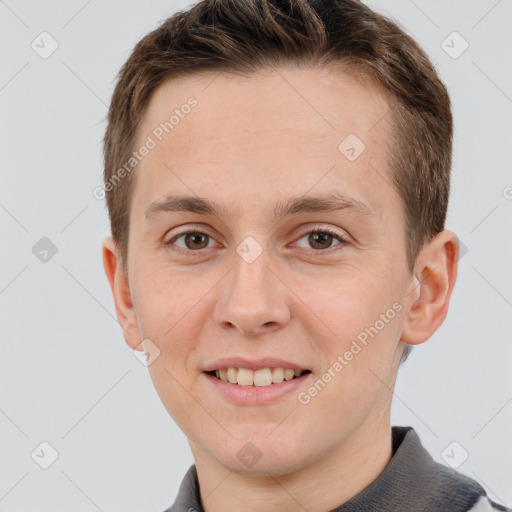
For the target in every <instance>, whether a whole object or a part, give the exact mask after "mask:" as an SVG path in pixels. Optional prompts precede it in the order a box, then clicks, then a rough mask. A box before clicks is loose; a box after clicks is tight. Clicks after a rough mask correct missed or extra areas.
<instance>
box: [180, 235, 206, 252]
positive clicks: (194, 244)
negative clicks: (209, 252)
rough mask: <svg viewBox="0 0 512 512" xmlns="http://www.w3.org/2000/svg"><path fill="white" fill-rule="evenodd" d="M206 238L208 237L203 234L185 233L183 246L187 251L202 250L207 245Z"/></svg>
mask: <svg viewBox="0 0 512 512" xmlns="http://www.w3.org/2000/svg"><path fill="white" fill-rule="evenodd" d="M208 238H209V237H208V235H205V234H203V233H187V234H186V235H185V245H186V246H187V248H188V249H203V248H204V247H206V246H207V245H208ZM189 243H190V245H189Z"/></svg>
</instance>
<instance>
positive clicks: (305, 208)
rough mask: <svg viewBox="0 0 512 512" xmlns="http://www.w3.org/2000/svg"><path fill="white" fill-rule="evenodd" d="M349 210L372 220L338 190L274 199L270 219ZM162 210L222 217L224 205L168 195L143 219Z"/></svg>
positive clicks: (361, 204)
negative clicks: (319, 194)
mask: <svg viewBox="0 0 512 512" xmlns="http://www.w3.org/2000/svg"><path fill="white" fill-rule="evenodd" d="M343 210H346V211H348V212H352V213H355V214H358V215H360V216H361V217H366V218H368V219H374V218H375V217H376V216H377V213H376V211H375V209H374V208H372V207H371V206H369V205H367V204H366V203H364V202H362V201H360V200H359V199H356V198H353V197H349V196H346V195H344V194H342V193H339V192H331V193H329V194H327V195H323V196H300V197H291V198H289V199H288V200H286V201H278V202H277V203H275V204H274V205H273V208H272V213H271V215H272V220H273V221H274V222H277V221H278V220H280V219H282V218H284V217H287V216H291V215H298V214H301V213H315V212H335V211H343ZM165 212H190V213H198V214H201V215H212V216H215V217H218V218H222V217H223V216H225V214H226V210H225V208H223V207H221V206H220V205H218V204H216V203H214V202H212V201H210V200H209V199H206V198H204V197H198V196H176V195H169V196H167V197H165V198H164V199H163V200H162V201H158V202H154V203H152V204H151V205H150V206H149V207H148V208H147V209H146V210H145V212H144V216H145V217H146V218H148V219H149V218H151V217H154V216H155V215H157V214H160V213H165Z"/></svg>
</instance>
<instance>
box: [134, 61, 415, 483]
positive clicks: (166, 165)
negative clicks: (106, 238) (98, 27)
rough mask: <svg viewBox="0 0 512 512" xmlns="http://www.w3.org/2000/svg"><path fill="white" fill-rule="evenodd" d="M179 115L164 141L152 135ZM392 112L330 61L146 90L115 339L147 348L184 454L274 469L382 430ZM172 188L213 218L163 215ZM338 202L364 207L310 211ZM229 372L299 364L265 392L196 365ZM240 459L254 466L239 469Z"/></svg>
mask: <svg viewBox="0 0 512 512" xmlns="http://www.w3.org/2000/svg"><path fill="white" fill-rule="evenodd" d="M190 97H194V98H195V100H196V101H197V105H195V106H194V107H193V108H190V109H189V108H182V106H183V105H185V104H187V100H188V99H189V98H190ZM176 109H178V110H179V112H180V114H181V115H179V116H178V117H179V122H177V123H176V119H174V123H175V125H174V128H173V129H172V131H170V132H169V133H168V134H166V133H165V131H163V132H162V128H160V130H158V128H157V127H158V126H159V125H160V124H161V123H163V122H165V121H168V120H169V118H170V117H171V115H173V113H175V110H176ZM185 112H188V113H185ZM387 114H389V104H388V103H387V102H386V100H385V98H384V96H383V95H382V94H381V93H380V92H379V90H378V89H376V88H373V87H371V86H364V87H363V86H362V85H361V84H360V83H357V82H356V81H354V80H353V79H350V78H349V77H348V76H347V75H344V74H341V73H340V72H339V71H334V70H328V69H322V70H306V69H302V70H299V69H295V68H287V69H284V68H282V69H279V70H273V71H269V72H267V73H265V74H260V75H254V76H250V77H240V76H237V77H235V76H234V75H229V74H224V73H222V74H220V75H218V76H216V74H213V73H205V74H201V75H195V76H193V77H187V78H184V79H179V80H174V81H170V82H167V83H166V84H164V85H162V86H160V87H159V88H158V89H157V90H156V91H155V94H154V95H153V96H152V98H151V101H150V103H149V106H148V110H147V112H146V114H145V116H144V119H143V122H142V124H141V126H140V127H139V132H138V142H137V144H136V148H139V147H140V146H142V145H143V144H144V143H145V141H147V140H148V139H147V137H148V136H150V137H151V139H152V140H154V141H155V142H156V143H157V144H156V147H154V148H152V149H151V150H150V151H149V154H148V155H147V156H145V157H144V159H143V160H142V161H141V163H140V164H139V166H138V167H137V168H136V170H134V171H133V172H134V176H133V177H134V178H135V181H134V189H133V197H132V202H131V211H130V236H129V245H128V282H129V286H130V295H131V301H132V303H133V323H132V326H135V328H134V329H133V328H132V329H130V331H131V335H128V334H127V335H126V336H127V341H128V343H129V344H130V346H132V347H133V348H135V347H136V346H137V345H139V343H140V340H142V339H146V340H151V341H150V342H148V341H146V342H145V343H146V344H147V346H148V347H149V348H150V347H151V346H156V347H158V350H159V351H160V355H159V356H158V357H157V358H156V359H155V360H154V362H152V364H150V366H149V370H150V373H151V377H152V379H153V382H154V384H155V386H156V389H157V391H158V393H159V395H160V397H161V399H162V401H163V403H164V404H165V406H166V408H167V409H168V411H169V413H170V414H171V415H172V416H173V418H174V419H175V421H176V422H177V424H178V425H179V426H180V427H181V428H182V430H183V431H184V432H185V434H186V435H187V437H188V438H189V440H190V443H191V447H192V450H193V452H194V455H195V456H197V457H203V458H204V460H209V461H210V462H214V463H220V464H221V465H222V466H225V467H227V468H229V469H230V470H234V471H239V472H247V473H249V472H252V473H253V474H265V472H266V471H268V472H270V473H271V474H273V475H277V474H284V473H288V472H290V471H293V470H297V469H298V468H300V467H303V466H305V465H306V464H309V463H314V462H316V461H319V460H320V459H321V458H325V457H328V456H329V455H330V454H332V453H336V451H338V453H339V451H340V450H342V449H343V446H346V445H347V444H348V443H357V442H359V441H361V439H362V437H361V436H362V435H363V433H364V435H365V436H371V433H372V432H374V431H375V430H377V429H378V428H379V427H378V425H385V424H386V422H388V425H389V417H388V415H389V404H390V400H391V391H390V388H392V387H393V385H394V379H395V377H396V371H397V368H398V365H399V358H400V354H401V344H399V341H400V334H401V329H402V326H403V323H404V318H405V314H404V313H405V311H406V310H407V308H408V305H409V304H410V301H411V300H412V299H413V297H412V295H413V294H411V293H410V292H411V290H412V289H413V284H414V278H413V276H411V275H410V274H409V272H408V270H407V265H406V249H405V238H404V233H405V219H404V213H403V209H402V206H401V203H400V200H399V196H398V195H397V193H396V191H395V190H394V189H393V188H392V187H391V185H390V183H391V173H390V170H389V168H388V165H387V155H386V141H387V138H388V136H389V124H388V122H389V118H390V115H387ZM155 134H159V136H160V137H157V136H156V135H155ZM159 138H161V139H162V140H161V141H160V140H158V139H159ZM340 144H341V146H340ZM362 144H364V150H363V146H362ZM175 196H189V197H191V198H195V199H196V200H197V199H198V198H201V199H204V200H206V201H209V202H210V203H213V204H214V205H216V207H217V209H218V211H217V212H216V214H213V213H211V212H206V211H201V210H200V209H196V211H187V208H183V209H182V210H180V211H173V208H171V206H172V205H171V203H172V201H171V200H170V199H171V198H172V197H175ZM341 196H344V197H345V199H346V200H347V201H352V202H353V203H354V204H357V203H362V204H363V205H365V206H359V207H357V208H356V207H353V206H352V207H350V206H347V207H345V208H340V209H327V210H322V209H318V208H315V205H316V206H318V204H317V203H316V202H314V201H306V200H307V199H310V198H323V199H329V200H330V201H333V202H334V203H335V204H342V203H341ZM295 201H299V204H298V206H299V207H297V208H294V209H292V211H291V212H290V211H288V212H287V213H286V214H285V215H284V216H282V214H283V212H285V210H286V209H287V207H288V206H290V204H292V203H293V202H295ZM187 204H190V202H189V203H187ZM182 207H183V205H182ZM326 231H327V232H326ZM187 233H188V234H189V235H188V236H187ZM343 239H344V240H345V241H340V240H343ZM363 340H364V342H363ZM354 342H356V345H355V344H354ZM357 347H359V350H358V349H357ZM151 350H152V349H151V348H150V351H151ZM347 351H348V352H350V353H351V354H352V357H350V355H349V354H347ZM229 358H240V360H239V361H231V362H230V361H228V359H229ZM221 359H223V361H220V360H221ZM336 362H338V364H336ZM228 366H234V367H237V366H240V367H248V368H254V367H255V368H256V369H261V370H263V369H264V368H270V374H271V375H272V374H274V375H276V380H279V374H280V370H273V368H275V367H284V368H291V369H301V370H307V372H306V373H305V374H304V375H302V376H301V377H300V378H298V379H296V380H291V381H287V380H285V381H284V382H283V383H281V384H278V383H275V384H271V385H270V387H264V386H252V387H246V386H242V385H241V384H236V383H229V382H227V383H226V382H222V381H221V380H218V379H217V378H216V377H215V376H212V375H208V374H207V373H206V371H207V370H214V369H218V370H220V369H224V368H227V367H228ZM273 372H274V373H273ZM231 374H232V375H233V374H234V373H233V371H231ZM242 374H243V375H244V376H243V377H241V378H242V380H243V378H249V379H250V378H251V375H252V372H247V371H244V370H243V371H242V372H241V374H240V376H241V375H242ZM268 374H269V372H268V371H266V370H265V371H262V372H258V378H257V380H258V382H260V383H261V382H264V381H265V378H268ZM327 374H329V375H330V378H329V376H326V375H327ZM260 378H261V379H262V380H261V381H260V380H259V379H260ZM319 380H321V381H322V382H323V385H322V384H318V381H319ZM326 381H327V382H326ZM315 382H317V385H316V388H315ZM312 387H313V388H315V389H316V392H315V390H314V389H313V391H312V390H311V388H312ZM247 442H251V443H252V445H253V446H252V445H246V443H247ZM240 450H242V451H240ZM244 450H245V451H244ZM246 452H247V453H248V455H249V457H250V456H254V457H256V458H258V457H259V456H260V455H259V454H261V459H260V460H259V461H258V462H257V464H255V465H254V466H252V467H251V463H250V462H247V463H246V462H245V461H246V460H247V461H249V459H248V458H247V453H246Z"/></svg>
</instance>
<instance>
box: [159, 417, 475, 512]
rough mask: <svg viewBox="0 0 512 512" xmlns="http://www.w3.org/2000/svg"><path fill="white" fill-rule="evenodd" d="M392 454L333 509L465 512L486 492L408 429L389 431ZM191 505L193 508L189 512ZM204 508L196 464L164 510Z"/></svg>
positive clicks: (348, 511)
mask: <svg viewBox="0 0 512 512" xmlns="http://www.w3.org/2000/svg"><path fill="white" fill-rule="evenodd" d="M391 432H392V442H393V456H392V458H391V460H390V461H389V463H388V465H387V466H386V468H385V469H384V471H383V472H382V473H381V474H380V475H379V477H378V478H377V479H376V480H374V481H373V482H372V483H371V484H369V485H368V486H367V487H365V488H364V489H363V490H362V491H361V492H360V493H359V494H357V495H356V496H354V497H353V498H351V499H350V500H349V501H347V502H346V503H344V504H343V505H340V506H339V507H337V508H336V509H334V510H333V511H331V512H361V511H372V512H411V511H414V512H432V511H440V510H442V511H448V510H449V511H450V512H467V511H468V510H469V509H470V508H471V507H472V506H473V505H474V504H475V503H476V502H477V501H478V499H479V498H480V497H481V496H485V490H484V489H483V488H482V487H481V486H480V485H479V484H478V483H477V482H476V481H475V480H472V479H471V478H469V477H467V476H465V475H463V474H461V473H458V472H457V471H455V470H453V469H451V468H448V467H447V466H444V465H442V464H440V463H438V462H435V461H434V460H433V458H432V457H431V456H430V454H429V453H428V452H427V450H426V449H425V448H424V447H423V445H422V444H421V441H420V439H419V437H418V435H417V434H416V432H415V430H414V429H413V428H412V427H399V426H394V427H392V429H391ZM191 509H193V510H191ZM193 511H194V512H204V509H203V507H202V504H201V496H200V493H199V482H198V479H197V472H196V466H195V464H194V465H192V466H191V467H190V468H189V470H188V471H187V473H186V474H185V477H184V478H183V480H182V482H181V485H180V488H179V490H178V495H177V497H176V501H175V502H174V505H172V506H171V507H170V508H169V509H167V510H166V511H165V512H193Z"/></svg>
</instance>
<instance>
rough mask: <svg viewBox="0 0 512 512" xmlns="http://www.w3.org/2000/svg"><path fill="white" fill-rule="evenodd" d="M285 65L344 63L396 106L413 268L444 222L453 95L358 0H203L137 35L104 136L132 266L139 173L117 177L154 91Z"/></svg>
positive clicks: (113, 202) (400, 182)
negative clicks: (211, 75)
mask: <svg viewBox="0 0 512 512" xmlns="http://www.w3.org/2000/svg"><path fill="white" fill-rule="evenodd" d="M279 64H296V65H303V66H319V65H320V66H322V65H325V66H327V65H333V64H337V65H339V66H340V68H342V69H347V70H349V71H350V72H352V73H353V74H357V76H359V77H362V78H364V79H367V80H369V81H371V82H373V83H375V84H377V85H378V86H380V87H381V89H382V90H383V91H384V92H385V93H386V95H387V97H388V98H389V100H390V101H389V103H390V105H391V112H390V115H389V117H390V119H389V122H390V126H391V130H390V133H391V136H390V140H389V141H387V143H388V148H389V151H388V153H387V154H388V159H389V161H388V164H389V167H390V169H391V171H392V172H391V180H392V184H393V186H394V187H395V189H396V191H397V192H398V194H399V197H400V198H401V201H402V204H403V207H404V212H405V220H406V233H404V236H405V237H406V246H407V262H408V266H409V269H410V271H411V272H412V271H413V269H414V263H415V261H416V257H417V255H418V253H419V251H420V249H421V248H422V247H423V245H424V244H425V243H427V242H429V241H430V240H432V238H433V237H434V236H435V235H436V234H437V233H439V232H441V231H442V230H443V229H444V224H445V219H446V212H447V208H448V197H449V190H450V169H451V155H452V131H453V128H452V113H451V105H450V99H449V96H448V92H447V90H446V87H445V86H444V84H443V83H442V81H441V80H440V78H439V76H438V74H437V72H436V70H435V69H434V67H433V65H432V63H431V62H430V60H429V59H428V57H427V55H426V54H425V53H424V51H423V50H422V49H421V48H420V47H419V46H418V44H417V43H416V42H415V41H414V40H413V39H412V38H411V37H410V36H409V35H407V34H406V33H405V32H404V31H403V29H401V28H400V27H399V26H398V25H397V24H396V23H395V22H393V21H391V20H390V19H388V18H386V17H385V16H383V15H381V14H378V13H376V12H374V11H372V10H371V9H370V8H369V7H367V6H366V5H364V4H363V3H361V2H359V1H357V0H328V1H327V0H202V1H200V2H198V3H197V4H195V5H194V6H192V7H191V8H190V9H188V10H186V11H179V12H177V13H176V14H174V15H173V16H171V17H170V18H168V19H167V20H165V21H164V22H163V23H161V24H160V25H159V26H158V28H156V29H155V30H153V31H152V32H150V33H149V34H147V35H146V36H145V37H144V38H142V39H141V40H140V41H139V43H138V44H137V45H136V46H135V48H134V50H133V52H132V53H131V55H130V57H129V58H128V60H127V62H126V63H125V64H124V66H123V67H122V69H121V70H120V72H119V75H118V80H117V84H116V87H115V90H114V93H113V96H112V101H111V104H110V108H109V111H108V117H107V121H108V125H107V129H106V133H105V137H104V141H103V142H104V181H105V185H106V188H105V190H106V199H107V207H108V211H109V215H110V222H111V229H112V236H113V238H114V240H115V242H116V245H117V246H118V248H119V251H120V256H121V260H122V262H123V267H124V268H126V267H125V262H126V259H127V247H128V231H129V210H130V198H131V194H132V190H131V189H132V187H131V183H132V182H133V179H132V176H131V174H130V173H128V174H127V175H126V177H125V178H123V179H122V180H118V181H117V183H115V186H112V183H113V178H114V177H116V172H118V170H119V169H121V168H122V166H123V164H124V163H125V162H127V161H128V160H129V159H130V156H131V154H132V152H133V150H134V148H133V146H134V143H135V137H136V131H137V127H138V126H139V124H140V121H141V119H142V117H143V115H144V112H145V108H146V106H147V104H148V100H149V98H150V96H151V94H152V93H153V92H154V91H155V89H156V88H157V87H158V86H159V85H161V84H162V83H163V82H164V81H166V80H168V79H172V78H175V77H178V76H184V75H187V74H194V73H198V72H201V71H209V70H210V71H232V72H238V73H245V74H247V75H249V74H250V73H254V72H257V71H259V70H262V69H265V68H267V67H270V66H274V65H279ZM340 142H341V141H340ZM107 185H109V186H107Z"/></svg>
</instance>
